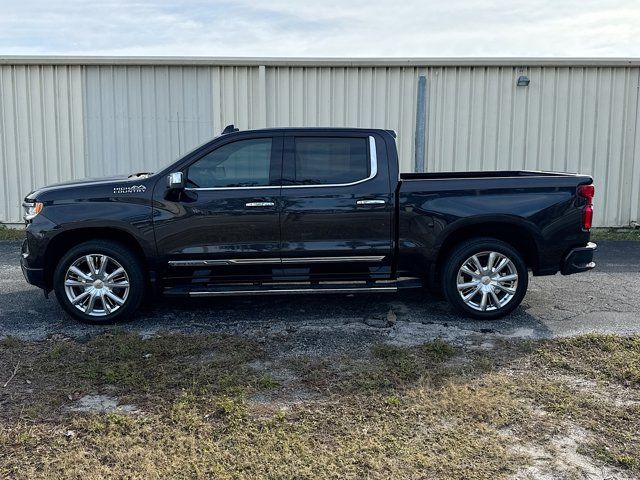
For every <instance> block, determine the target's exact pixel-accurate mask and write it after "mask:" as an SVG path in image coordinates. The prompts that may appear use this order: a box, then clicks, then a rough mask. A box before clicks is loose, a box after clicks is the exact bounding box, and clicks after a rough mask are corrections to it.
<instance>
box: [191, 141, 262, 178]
mask: <svg viewBox="0 0 640 480" xmlns="http://www.w3.org/2000/svg"><path fill="white" fill-rule="evenodd" d="M270 165H271V138H253V139H250V140H240V141H238V142H233V143H227V144H226V145H223V146H221V147H219V148H217V149H215V150H214V151H212V152H210V153H208V154H207V155H205V156H204V157H202V158H201V159H200V160H198V161H196V162H195V163H194V164H193V165H191V166H190V167H189V171H188V173H187V178H188V179H189V186H191V187H201V188H207V187H208V188H211V187H257V186H265V185H269V168H270Z"/></svg>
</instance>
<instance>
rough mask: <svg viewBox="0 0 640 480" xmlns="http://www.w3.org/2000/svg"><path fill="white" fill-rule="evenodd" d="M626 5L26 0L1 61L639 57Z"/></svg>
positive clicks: (639, 9)
mask: <svg viewBox="0 0 640 480" xmlns="http://www.w3.org/2000/svg"><path fill="white" fill-rule="evenodd" d="M638 18H640V4H638V2H636V1H634V0H612V1H596V0H585V1H576V0H568V1H558V0H529V1H527V2H517V1H514V0H487V1H484V2H477V1H471V0H447V1H445V0H438V1H433V0H431V1H424V0H422V1H420V0H404V1H401V2H398V1H395V2H393V1H388V0H386V1H381V0H368V1H365V0H351V1H345V0H341V1H339V0H324V1H322V2H319V1H287V0H270V1H264V0H254V1H249V0H236V1H234V2H230V1H217V0H215V1H203V0H185V1H181V2H175V1H165V0H147V1H133V2H132V1H126V0H83V1H80V0H64V1H60V0H48V1H44V0H25V1H21V2H6V1H5V2H2V3H0V54H59V55H207V56H329V57H331V56H377V57H381V56H622V57H638V56H640V43H638V41H637V38H638V37H639V36H640V22H638V21H637V20H638Z"/></svg>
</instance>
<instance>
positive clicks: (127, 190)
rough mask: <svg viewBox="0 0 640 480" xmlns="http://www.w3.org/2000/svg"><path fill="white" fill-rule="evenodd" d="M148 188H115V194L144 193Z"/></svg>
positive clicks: (138, 186)
mask: <svg viewBox="0 0 640 480" xmlns="http://www.w3.org/2000/svg"><path fill="white" fill-rule="evenodd" d="M146 190H147V187H145V186H144V185H132V186H131V187H113V193H144V192H145V191H146Z"/></svg>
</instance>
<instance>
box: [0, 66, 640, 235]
mask: <svg viewBox="0 0 640 480" xmlns="http://www.w3.org/2000/svg"><path fill="white" fill-rule="evenodd" d="M57 61H59V62H63V61H64V59H62V60H57ZM70 63H74V62H70ZM75 63H78V64H77V65H74V66H67V65H6V64H5V65H1V66H0V100H1V102H2V103H1V104H0V108H1V112H0V121H1V122H2V123H1V124H0V135H2V138H0V140H1V142H0V143H1V145H0V147H1V148H0V155H1V156H0V161H1V167H2V171H1V173H2V174H3V187H4V188H3V192H2V194H1V195H0V202H2V204H1V205H0V221H11V222H18V221H19V215H20V209H19V204H20V200H21V198H22V197H23V196H24V194H26V193H27V192H28V191H29V190H31V189H32V188H35V187H37V186H40V185H44V184H46V183H51V182H54V181H58V180H66V179H70V178H80V177H84V176H102V175H110V174H116V173H127V172H131V171H147V170H152V171H153V170H157V169H158V167H159V166H160V165H163V164H166V163H167V162H170V161H171V160H173V159H175V158H177V157H178V156H179V155H180V154H182V153H185V152H186V151H188V150H190V149H191V148H193V147H194V146H196V145H198V144H200V143H202V142H204V141H206V140H208V139H210V138H211V137H213V136H214V135H217V134H218V133H219V132H220V131H221V130H222V128H224V126H225V125H227V124H229V123H235V124H236V126H238V127H239V128H241V129H246V128H262V127H274V126H338V127H339V126H351V127H376V128H388V129H394V130H396V131H397V132H398V147H399V155H400V159H401V168H402V170H403V171H412V170H413V165H414V135H415V121H416V118H415V117H416V96H417V84H418V78H419V76H420V75H425V76H426V78H427V122H426V125H427V126H426V159H425V165H426V168H427V171H447V170H457V171H464V170H496V169H498V170H500V169H547V170H566V171H578V172H582V173H587V174H591V175H593V176H594V179H595V183H596V185H597V189H596V224H597V225H606V226H621V225H627V224H629V222H630V221H634V220H638V219H639V217H640V192H639V190H640V159H639V157H640V125H639V118H638V85H639V83H640V68H639V67H637V66H636V65H637V64H634V65H631V66H625V65H626V64H625V63H624V62H618V63H614V64H611V65H591V64H590V63H589V62H583V63H582V64H580V65H578V64H576V65H563V64H562V62H557V64H556V63H554V62H547V63H544V62H540V63H539V65H545V66H529V67H525V68H520V67H515V66H511V65H517V63H512V64H511V65H509V64H500V63H499V62H497V63H496V62H489V61H487V62H486V65H490V66H483V65H482V64H481V63H478V62H466V63H464V62H462V63H464V64H463V65H459V66H456V65H452V64H451V63H450V62H449V63H447V62H442V63H440V64H439V65H441V66H437V67H436V66H421V65H419V64H417V63H416V62H412V61H407V62H404V64H403V63H402V62H392V61H389V62H388V64H386V65H385V64H384V62H371V65H366V64H361V65H358V66H353V65H352V64H353V63H357V62H351V64H350V62H346V61H343V62H340V61H318V64H317V65H314V64H313V61H312V60H308V61H306V62H303V61H294V60H292V61H291V62H290V63H289V64H287V62H286V61H265V62H264V65H260V63H259V62H257V61H255V62H247V63H246V65H242V62H241V61H232V60H230V61H226V62H225V61H219V62H218V63H217V64H216V63H215V61H211V62H208V63H210V64H206V63H207V62H204V61H203V62H190V61H188V60H184V64H180V61H179V60H175V61H167V62H162V61H159V60H158V61H157V64H154V63H153V60H149V61H145V62H139V64H136V63H135V62H133V61H131V62H129V61H117V60H114V61H112V62H107V61H105V62H91V64H88V65H82V64H81V63H79V62H75ZM100 63H102V64H100ZM596 63H597V62H596ZM434 64H435V63H434ZM424 65H428V64H426V63H425V64H424ZM518 75H528V76H529V78H530V79H531V84H530V86H529V87H516V86H515V83H516V78H517V76H518ZM85 157H86V159H85ZM16 179H18V180H17V181H16Z"/></svg>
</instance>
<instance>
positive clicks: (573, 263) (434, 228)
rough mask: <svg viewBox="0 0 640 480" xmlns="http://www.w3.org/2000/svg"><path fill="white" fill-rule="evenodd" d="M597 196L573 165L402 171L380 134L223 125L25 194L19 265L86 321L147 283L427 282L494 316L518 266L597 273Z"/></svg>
mask: <svg viewBox="0 0 640 480" xmlns="http://www.w3.org/2000/svg"><path fill="white" fill-rule="evenodd" d="M593 195H594V187H593V181H592V178H591V177H589V176H587V175H578V174H568V173H555V172H537V171H496V172H493V171H492V172H469V173H407V174H401V173H400V172H399V162H398V156H397V151H396V143H395V133H394V132H392V131H388V130H381V129H355V128H275V129H264V130H249V131H238V130H237V129H235V128H233V126H229V127H227V128H226V129H225V131H224V132H223V134H221V135H220V136H218V137H216V138H214V139H213V140H211V141H209V142H207V143H205V144H204V145H202V146H200V147H198V148H196V149H195V150H193V151H191V152H190V153H188V154H186V155H184V156H183V157H182V158H180V159H179V160H177V161H176V162H175V163H172V164H171V165H169V166H167V167H166V168H162V169H160V171H158V172H157V173H137V174H133V175H129V176H121V177H113V178H105V179H89V180H83V181H73V182H69V183H64V184H58V185H52V186H48V187H44V188H40V189H38V190H35V191H33V192H31V193H29V194H28V195H27V196H26V198H25V202H24V208H25V221H26V240H25V241H24V244H23V247H22V258H21V263H22V270H23V273H24V276H25V278H26V279H27V281H28V282H29V283H31V284H33V285H36V286H38V287H40V288H42V289H43V290H44V292H45V295H48V293H49V292H51V291H52V290H53V291H54V292H55V295H56V297H57V299H58V301H59V302H60V304H61V305H62V307H63V308H64V310H66V311H67V312H68V313H69V314H70V315H71V316H72V317H75V318H76V319H79V320H81V321H86V322H94V323H101V322H102V323H104V322H114V321H118V320H125V319H129V318H130V317H131V316H132V315H134V313H135V312H136V310H137V309H138V307H139V306H140V304H141V302H142V301H143V298H145V296H146V295H145V294H146V293H150V292H154V293H162V294H164V295H177V296H190V297H216V296H228V295H266V294H293V293H302V294H311V293H321V294H328V293H360V292H363V293H364V292H395V291H397V290H398V289H401V288H416V287H417V288H419V287H424V286H427V287H429V288H431V289H436V290H438V291H441V292H442V293H443V294H444V296H445V297H446V299H447V300H448V301H449V302H450V303H451V305H452V306H453V307H455V308H456V309H457V310H458V311H459V312H461V313H462V314H464V315H467V316H470V317H474V318H480V319H493V318H498V317H501V316H503V315H506V314H508V313H510V312H511V311H513V310H514V309H515V308H516V307H517V306H518V305H519V304H520V302H521V301H522V299H523V297H524V296H525V293H526V290H527V285H528V278H529V272H531V273H532V274H533V275H553V274H556V273H557V272H558V271H560V272H561V273H562V274H564V275H567V274H572V273H577V272H584V271H586V270H589V269H592V268H594V266H595V263H594V262H593V254H594V251H595V249H596V245H595V244H593V243H590V242H589V229H590V228H591V219H592V215H593V207H592V198H593ZM151 297H153V296H151Z"/></svg>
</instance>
